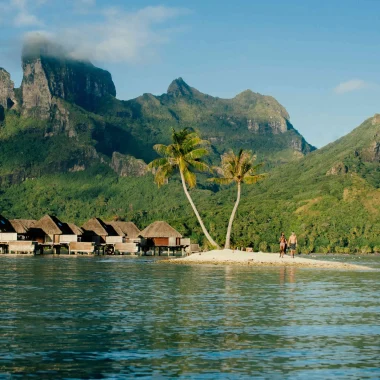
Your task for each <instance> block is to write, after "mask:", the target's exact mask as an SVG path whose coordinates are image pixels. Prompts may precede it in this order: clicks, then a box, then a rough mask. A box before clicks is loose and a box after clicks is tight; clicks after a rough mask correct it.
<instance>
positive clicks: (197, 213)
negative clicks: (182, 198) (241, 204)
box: [179, 170, 220, 249]
mask: <svg viewBox="0 0 380 380" xmlns="http://www.w3.org/2000/svg"><path fill="white" fill-rule="evenodd" d="M179 172H180V174H181V182H182V186H183V191H184V192H185V194H186V196H187V199H188V200H189V202H190V204H191V207H192V208H193V211H194V214H195V216H196V217H197V219H198V222H199V224H200V226H201V228H202V231H203V233H204V234H205V236H206V238H207V240H208V241H209V242H210V244H211V245H212V246H214V247H217V248H218V249H219V248H220V247H219V245H218V244H217V243H216V242H215V241H214V239H213V238H212V237H211V236H210V234H209V233H208V231H207V230H206V227H205V225H204V224H203V221H202V219H201V216H200V215H199V212H198V210H197V208H196V207H195V204H194V202H193V200H192V199H191V196H190V194H189V192H188V191H187V187H186V182H185V178H184V176H183V173H182V171H181V170H180V171H179Z"/></svg>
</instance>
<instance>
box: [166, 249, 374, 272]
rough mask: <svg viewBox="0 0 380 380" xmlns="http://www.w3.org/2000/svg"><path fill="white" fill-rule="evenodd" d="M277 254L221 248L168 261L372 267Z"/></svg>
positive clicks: (346, 267) (315, 266) (344, 267)
mask: <svg viewBox="0 0 380 380" xmlns="http://www.w3.org/2000/svg"><path fill="white" fill-rule="evenodd" d="M279 256H280V255H279V253H263V252H244V251H237V250H231V249H223V250H214V251H208V252H199V253H194V254H192V255H190V256H187V257H182V258H179V259H171V260H169V262H171V263H175V264H240V265H253V266H260V265H261V266H284V265H285V266H297V267H313V268H331V269H356V270H358V269H360V270H368V269H371V270H372V268H369V267H366V266H362V265H354V264H347V263H342V262H331V261H322V260H313V259H307V258H305V257H299V256H297V255H296V256H295V258H294V259H293V258H292V257H291V256H290V255H285V256H284V257H283V258H280V257H279Z"/></svg>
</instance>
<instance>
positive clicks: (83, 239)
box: [0, 215, 190, 254]
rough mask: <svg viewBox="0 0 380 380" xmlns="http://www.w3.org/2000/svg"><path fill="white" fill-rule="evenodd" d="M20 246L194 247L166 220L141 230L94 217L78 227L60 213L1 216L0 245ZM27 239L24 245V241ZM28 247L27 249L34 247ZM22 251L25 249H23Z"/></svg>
mask: <svg viewBox="0 0 380 380" xmlns="http://www.w3.org/2000/svg"><path fill="white" fill-rule="evenodd" d="M17 241H19V243H18V244H20V247H24V246H26V244H27V243H29V244H31V243H33V244H37V245H38V246H39V247H40V252H41V253H42V252H43V247H49V248H53V249H54V250H57V251H59V250H60V248H61V246H65V247H67V248H68V249H69V252H70V250H72V252H84V251H85V252H88V253H93V252H94V251H95V249H96V248H97V249H98V250H99V247H103V248H102V249H103V252H106V253H114V252H115V251H118V252H120V253H127V252H128V253H136V252H137V251H139V250H140V248H141V249H142V251H143V252H144V253H147V252H148V251H149V252H150V253H152V250H153V254H155V252H156V248H158V252H159V254H160V253H161V250H162V249H164V248H167V249H168V252H170V249H172V250H173V253H174V251H175V250H179V249H182V250H183V248H185V247H189V246H190V239H184V238H183V237H182V235H181V234H180V233H179V232H178V231H176V230H175V229H174V228H173V227H171V226H170V225H169V224H168V223H166V222H164V221H158V222H154V223H152V224H150V225H149V226H148V227H146V228H145V229H144V230H143V231H140V230H139V229H138V228H137V227H136V225H135V224H134V223H132V222H123V221H111V222H104V221H103V220H102V219H100V218H92V219H90V220H88V221H87V222H86V223H84V224H83V226H82V227H78V226H77V225H75V224H73V223H64V222H62V221H61V220H60V219H58V218H57V217H56V216H53V215H45V216H44V217H42V218H41V219H40V220H38V221H37V220H28V219H13V220H8V219H6V218H4V217H3V216H1V215H0V247H1V248H2V251H3V252H4V251H6V246H7V245H8V246H9V247H10V246H11V245H12V247H14V246H16V248H15V249H16V251H17V244H16V243H15V242H17ZM21 241H24V244H21ZM31 249H32V248H30V249H27V250H31ZM20 250H21V248H20Z"/></svg>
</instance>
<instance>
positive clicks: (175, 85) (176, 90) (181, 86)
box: [167, 77, 195, 97]
mask: <svg viewBox="0 0 380 380" xmlns="http://www.w3.org/2000/svg"><path fill="white" fill-rule="evenodd" d="M194 90H195V89H193V88H192V87H190V86H189V85H188V84H187V83H186V82H185V81H184V80H183V79H182V78H181V77H179V78H177V79H174V80H173V82H172V83H170V85H169V87H168V90H167V94H168V95H171V96H174V97H179V96H187V97H191V96H193V94H194Z"/></svg>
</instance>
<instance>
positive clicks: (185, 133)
mask: <svg viewBox="0 0 380 380" xmlns="http://www.w3.org/2000/svg"><path fill="white" fill-rule="evenodd" d="M207 144H208V141H206V140H202V139H201V138H200V137H199V136H198V134H197V133H195V132H192V131H190V130H189V129H188V128H184V129H182V130H181V131H178V132H177V131H175V130H174V128H173V129H172V144H169V145H163V144H156V145H154V147H153V149H154V150H155V151H156V152H157V153H158V154H159V155H160V156H162V157H161V158H157V159H155V160H153V161H152V162H151V163H150V164H149V165H148V167H149V168H150V169H151V170H152V171H154V173H155V182H156V184H157V185H158V187H160V186H162V185H164V184H165V183H167V180H168V178H169V177H170V176H172V175H173V174H174V173H175V172H176V171H177V170H178V171H179V174H180V177H181V182H182V187H183V191H184V192H185V194H186V197H187V199H188V200H189V202H190V205H191V207H192V209H193V211H194V214H195V215H196V217H197V219H198V222H199V224H200V226H201V228H202V231H203V233H204V234H205V236H206V238H207V240H208V241H209V242H210V244H211V245H212V246H214V247H217V248H219V246H218V244H217V243H216V242H215V241H214V240H213V239H212V237H211V236H210V234H209V233H208V231H207V229H206V227H205V225H204V223H203V221H202V218H201V217H200V215H199V212H198V210H197V208H196V207H195V204H194V202H193V200H192V198H191V196H190V194H189V191H188V189H187V185H188V186H189V187H190V188H193V187H195V186H196V184H197V178H196V175H195V174H194V172H193V170H196V171H201V172H205V171H210V168H209V166H208V165H207V164H206V163H205V162H203V161H202V158H203V157H204V156H206V155H207V154H208V150H207V148H206V147H205V146H206V145H207Z"/></svg>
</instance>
